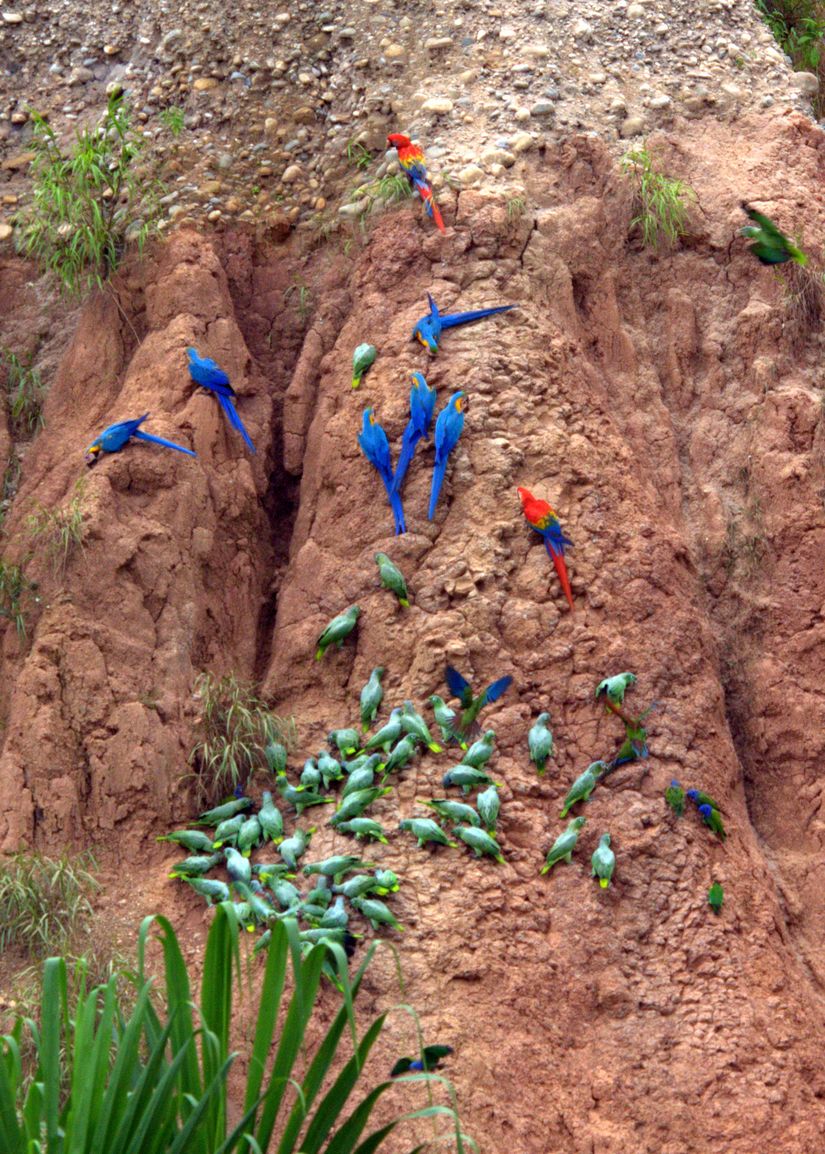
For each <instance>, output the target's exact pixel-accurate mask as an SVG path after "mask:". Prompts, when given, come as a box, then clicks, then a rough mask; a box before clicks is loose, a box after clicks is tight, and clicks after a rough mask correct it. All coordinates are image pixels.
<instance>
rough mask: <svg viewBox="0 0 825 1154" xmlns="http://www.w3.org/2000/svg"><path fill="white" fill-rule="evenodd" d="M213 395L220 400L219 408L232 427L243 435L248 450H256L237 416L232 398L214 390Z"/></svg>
mask: <svg viewBox="0 0 825 1154" xmlns="http://www.w3.org/2000/svg"><path fill="white" fill-rule="evenodd" d="M215 396H216V397H217V398H218V401H219V402H220V406H221V408H222V409H223V411H224V412H225V413H226V415H227V417H228V419H229V423H230V425H231V426H232V428H233V429H236V430H237V431H238V432H239V433H240V434H241V436H242V437H243V439H244V440H245V441H246V443H247V445H248V446H249V449H250V452H252V453H254V452H256V449H255V446H254V445H253V444H252V438H251V437H250V436H249V433H247V431H246V429H245V428H244V426H243V421H242V420H241V418H240V417H239V416H238V412H237V409H236V408H235V406H234V405H233V404H232V398H231V397H225V396H224V394H223V393H220V392H216V393H215Z"/></svg>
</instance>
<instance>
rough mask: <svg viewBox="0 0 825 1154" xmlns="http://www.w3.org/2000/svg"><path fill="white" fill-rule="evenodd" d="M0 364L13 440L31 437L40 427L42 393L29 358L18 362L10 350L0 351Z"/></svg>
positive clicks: (41, 382)
mask: <svg viewBox="0 0 825 1154" xmlns="http://www.w3.org/2000/svg"><path fill="white" fill-rule="evenodd" d="M0 365H5V368H6V391H7V393H8V398H9V416H10V418H11V422H10V423H11V431H12V435H13V436H15V437H23V438H27V439H28V438H31V437H33V436H34V435H35V433H36V432H37V431H38V429H41V428H42V427H43V400H44V396H45V390H44V388H43V381H42V380H41V377H40V373H39V372H38V371H37V369H35V368H32V358H31V357H27V358H26V360H25V361H23V360H21V359H20V357H18V356H17V355H16V354H15V353H13V352H12V351H11V349H5V348H3V349H0Z"/></svg>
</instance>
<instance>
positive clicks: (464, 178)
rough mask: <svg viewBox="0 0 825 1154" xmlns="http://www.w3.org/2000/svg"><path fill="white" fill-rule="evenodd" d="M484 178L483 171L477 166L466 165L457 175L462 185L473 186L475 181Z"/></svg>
mask: <svg viewBox="0 0 825 1154" xmlns="http://www.w3.org/2000/svg"><path fill="white" fill-rule="evenodd" d="M483 176H484V169H482V168H479V167H478V165H477V164H468V165H467V167H466V168H462V169H461V171H460V172H459V174H458V179H459V180H460V181H461V183H462V184H475V182H476V181H478V180H481V179H482V178H483Z"/></svg>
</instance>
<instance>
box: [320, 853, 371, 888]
mask: <svg viewBox="0 0 825 1154" xmlns="http://www.w3.org/2000/svg"><path fill="white" fill-rule="evenodd" d="M374 864H375V863H374V862H367V861H361V859H360V857H356V856H355V854H351V853H346V854H336V855H335V856H334V857H328V858H325V859H324V860H323V861H317V862H312V863H311V864H310V865H305V866H304V873H305V874H306V875H307V877H310V876H311V875H312V874H323V875H324V876H325V877H328V878H332V880H333V881H334V882H335V884H336V885H340V879H341V878H342V877H343V876H344V874H348V873H352V872H353V870H363V869H372V868H373V866H374Z"/></svg>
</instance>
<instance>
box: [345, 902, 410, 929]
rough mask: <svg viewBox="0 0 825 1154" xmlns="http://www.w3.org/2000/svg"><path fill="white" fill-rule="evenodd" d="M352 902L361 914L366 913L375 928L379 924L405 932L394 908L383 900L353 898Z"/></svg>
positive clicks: (365, 915)
mask: <svg viewBox="0 0 825 1154" xmlns="http://www.w3.org/2000/svg"><path fill="white" fill-rule="evenodd" d="M352 904H353V907H354V908H355V909H356V910H358V912H359V913H360V914H363V915H364V917H365V918H366V919H367V921H368V922H369V923H370V925H371V926H372V928H373V929H374V930H377V929H378V927H379V926H391V927H392V928H393V929H394V930H399V931H400V932H401V933H403V931H404V927H403V926H401V925H399V924H398V922H397V921H396V920H395V916H394V915H393V912H392V910H391V909H390V908H389V906H386V905H384V903H383V902H380V901H378V899H377V898H353V899H352Z"/></svg>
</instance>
